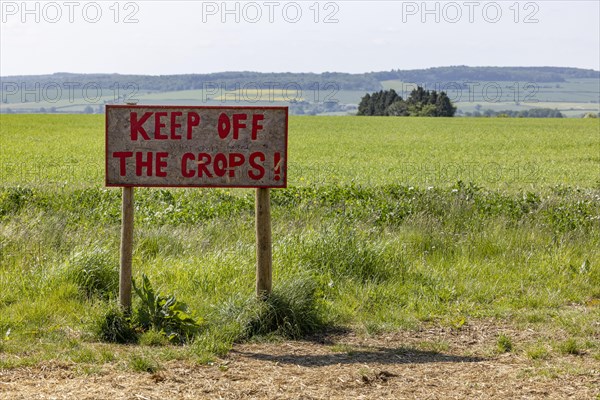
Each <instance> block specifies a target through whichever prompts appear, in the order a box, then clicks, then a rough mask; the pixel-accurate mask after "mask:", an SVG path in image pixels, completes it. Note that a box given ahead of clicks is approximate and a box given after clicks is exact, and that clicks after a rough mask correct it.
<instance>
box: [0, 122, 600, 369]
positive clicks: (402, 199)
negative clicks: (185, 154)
mask: <svg viewBox="0 0 600 400" xmlns="http://www.w3.org/2000/svg"><path fill="white" fill-rule="evenodd" d="M289 132H290V137H289V161H288V163H289V171H288V175H289V179H288V188H287V189H280V190H272V192H271V203H272V214H273V215H272V217H273V220H272V225H273V255H274V277H273V279H274V293H273V296H272V298H271V299H270V300H269V301H268V302H267V303H263V302H259V301H257V300H254V296H253V291H254V263H255V255H254V219H253V218H254V215H253V213H254V204H253V199H254V197H253V191H252V190H241V189H237V190H227V189H136V191H135V200H136V203H135V224H136V228H135V244H134V260H133V265H134V278H135V280H136V283H138V285H140V284H141V282H142V273H144V274H146V275H147V276H148V278H149V280H150V282H151V285H152V286H153V287H154V289H156V290H159V291H160V292H161V293H162V294H163V295H164V296H165V297H166V296H168V295H171V294H173V295H175V296H176V298H177V299H178V300H181V301H183V302H185V303H187V305H188V306H189V313H190V314H191V315H192V316H193V317H194V318H195V320H196V321H197V322H198V327H196V328H194V330H193V333H190V334H189V335H183V334H180V336H177V338H179V339H181V340H179V342H184V343H185V344H184V345H182V346H175V345H168V344H166V343H167V342H168V337H167V336H168V335H164V334H161V333H160V332H158V331H159V329H154V330H152V329H150V330H148V329H147V327H146V328H145V329H142V328H143V327H141V326H139V325H138V326H136V327H134V328H133V331H128V330H127V329H126V328H127V327H126V326H125V327H123V326H122V325H127V324H128V323H130V322H131V321H130V320H128V319H127V318H126V316H123V315H122V314H120V313H119V311H118V310H117V309H116V306H115V302H116V298H117V286H118V264H119V232H120V207H121V197H120V193H121V192H120V190H119V189H115V188H111V189H107V188H104V187H103V173H104V171H103V166H104V119H103V117H102V116H97V115H0V146H1V147H0V163H1V164H0V168H1V169H0V368H12V367H16V366H23V365H34V364H37V363H40V362H44V361H49V360H59V361H66V362H74V363H77V364H78V365H79V366H80V372H81V373H94V372H97V371H99V369H100V367H101V366H102V365H103V364H105V363H117V364H119V365H123V366H124V368H132V369H134V370H135V369H139V368H142V367H144V365H146V364H144V362H146V363H150V364H151V365H160V364H161V363H165V362H168V361H169V360H173V359H184V360H191V361H195V362H200V363H203V362H207V361H209V360H211V359H212V358H213V357H215V356H218V355H222V354H225V353H226V352H227V351H228V350H229V349H230V348H231V346H232V343H233V342H235V341H242V340H249V339H251V338H256V337H261V338H264V337H267V338H273V337H280V336H283V337H294V338H298V337H303V336H304V335H307V334H310V333H312V332H318V331H322V330H324V329H333V328H339V327H344V328H348V329H352V330H354V331H356V332H359V333H361V334H365V335H369V334H374V333H379V332H387V331H394V330H412V329H418V328H419V327H423V326H428V325H435V326H442V327H445V328H448V329H450V330H456V331H460V329H462V328H463V327H465V326H477V324H480V323H482V322H484V321H496V322H499V323H502V324H505V325H510V326H513V327H515V329H517V330H521V331H526V330H532V329H533V330H535V331H536V332H541V333H540V334H539V335H538V336H537V337H536V339H535V340H533V341H531V340H528V339H527V338H525V339H522V338H517V337H514V338H509V339H510V340H512V342H509V343H511V345H510V346H506V345H505V346H504V347H503V348H504V350H503V351H514V352H519V353H522V354H523V355H524V356H528V357H531V358H540V357H539V353H540V351H541V350H540V343H539V341H538V340H545V341H544V343H547V344H548V346H549V347H548V348H546V347H544V349H543V351H544V352H545V353H544V354H543V356H544V358H547V357H552V355H553V354H554V353H560V352H561V351H563V350H561V349H565V348H566V347H565V343H567V344H569V348H568V349H567V350H568V351H569V352H571V351H572V352H573V353H577V354H580V355H581V356H582V357H592V358H594V359H596V360H600V344H599V343H598V337H600V325H598V321H599V319H600V125H599V122H598V120H597V119H570V120H557V119H499V118H492V119H466V118H464V119H459V118H456V119H442V118H438V119H435V118H433V119H428V118H394V117H381V118H379V117H292V118H291V119H290V127H289ZM144 304H145V303H144V302H143V301H142V299H141V297H140V296H134V310H137V311H136V313H134V315H133V316H132V319H134V320H135V319H136V318H138V319H140V318H142V317H143V315H141V314H140V312H139V310H141V309H142V308H143V305H144ZM486 323H487V322H486ZM167 328H168V329H167ZM167 328H165V330H163V333H165V332H166V333H168V332H169V329H172V327H167ZM115 332H116V333H118V334H119V335H121V334H122V336H127V335H129V336H127V337H121V336H119V335H117V334H116V333H115ZM187 332H188V333H189V332H191V331H187ZM111 334H113V336H111ZM115 335H116V336H115ZM108 339H118V340H116V341H119V340H120V339H123V340H121V341H127V340H125V339H128V340H129V341H133V342H136V343H137V344H136V345H135V346H126V347H123V346H118V345H115V344H106V343H103V342H105V341H107V340H108ZM499 343H500V342H499ZM502 343H506V340H505V339H502ZM150 345H159V346H157V347H152V348H151V347H149V346H150ZM573 349H574V350H573ZM490 351H492V352H493V351H497V350H493V349H492V350H490ZM140 364H144V365H142V366H141V367H140ZM142 369H143V368H142Z"/></svg>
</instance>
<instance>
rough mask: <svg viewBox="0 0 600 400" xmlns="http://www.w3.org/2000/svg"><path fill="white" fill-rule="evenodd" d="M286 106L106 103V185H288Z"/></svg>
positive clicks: (262, 186) (255, 186)
mask: <svg viewBox="0 0 600 400" xmlns="http://www.w3.org/2000/svg"><path fill="white" fill-rule="evenodd" d="M287 136H288V108H287V107H178V106H137V105H107V106H106V185H107V186H129V187H132V186H157V187H248V188H284V187H286V186H287Z"/></svg>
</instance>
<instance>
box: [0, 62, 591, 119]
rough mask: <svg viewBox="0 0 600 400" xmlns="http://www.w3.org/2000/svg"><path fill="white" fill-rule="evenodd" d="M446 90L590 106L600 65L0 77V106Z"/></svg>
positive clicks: (483, 101) (459, 98)
mask: <svg viewBox="0 0 600 400" xmlns="http://www.w3.org/2000/svg"><path fill="white" fill-rule="evenodd" d="M417 85H419V86H423V87H425V88H427V89H428V90H437V91H446V92H447V93H448V95H449V96H450V98H451V100H452V101H453V102H455V103H456V105H457V106H458V115H469V113H479V112H483V111H485V110H487V109H490V110H492V111H495V112H498V111H502V110H514V111H518V112H520V111H523V110H529V109H531V108H549V109H557V110H560V111H561V112H562V113H563V114H564V115H566V116H569V117H578V116H581V115H583V114H585V113H588V112H593V113H597V112H598V111H600V109H599V101H600V71H595V70H590V69H581V68H567V67H467V66H449V67H437V68H427V69H415V70H400V69H397V70H391V71H380V72H367V73H360V74H349V73H342V72H324V73H319V74H316V73H292V72H287V73H286V72H283V73H272V72H270V73H262V72H251V71H238V72H234V71H230V72H217V73H212V74H180V75H122V74H75V73H67V72H58V73H54V74H49V75H22V76H4V77H0V113H103V112H104V106H105V105H106V104H123V103H127V102H136V103H138V104H167V105H200V106H215V105H254V106H269V105H287V106H289V107H290V113H291V114H299V115H303V114H310V115H323V114H326V115H346V114H356V112H357V107H358V103H359V102H360V99H361V98H362V97H363V96H364V95H365V94H366V93H373V92H377V91H380V90H384V89H394V90H395V91H396V92H397V93H398V94H399V95H401V96H402V97H404V98H406V97H408V95H409V94H410V92H411V91H412V90H413V89H414V88H416V86H417Z"/></svg>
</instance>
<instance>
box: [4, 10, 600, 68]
mask: <svg viewBox="0 0 600 400" xmlns="http://www.w3.org/2000/svg"><path fill="white" fill-rule="evenodd" d="M449 65H469V66H564V67H579V68H586V69H590V68H591V69H595V70H599V69H600V2H599V1H597V0H593V1H559V0H554V1H516V0H511V1H495V2H494V1H427V2H423V1H315V0H311V1H295V2H294V1H270V0H267V1H227V2H224V1H196V0H190V1H160V0H148V1H96V2H93V1H70V0H69V1H27V2H22V1H5V0H0V75H2V76H10V75H34V74H50V73H55V72H73V73H120V74H147V75H168V74H187V73H211V72H220V71H258V72H316V73H319V72H326V71H336V72H350V73H362V72H370V71H386V70H391V69H418V68H429V67H436V66H449Z"/></svg>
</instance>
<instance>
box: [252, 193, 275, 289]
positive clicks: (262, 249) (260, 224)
mask: <svg viewBox="0 0 600 400" xmlns="http://www.w3.org/2000/svg"><path fill="white" fill-rule="evenodd" d="M255 218H256V295H257V296H258V297H259V298H262V299H264V298H266V297H268V296H269V295H270V294H271V287H272V267H273V258H272V249H271V201H270V197H269V189H265V188H257V189H256V204H255Z"/></svg>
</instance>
